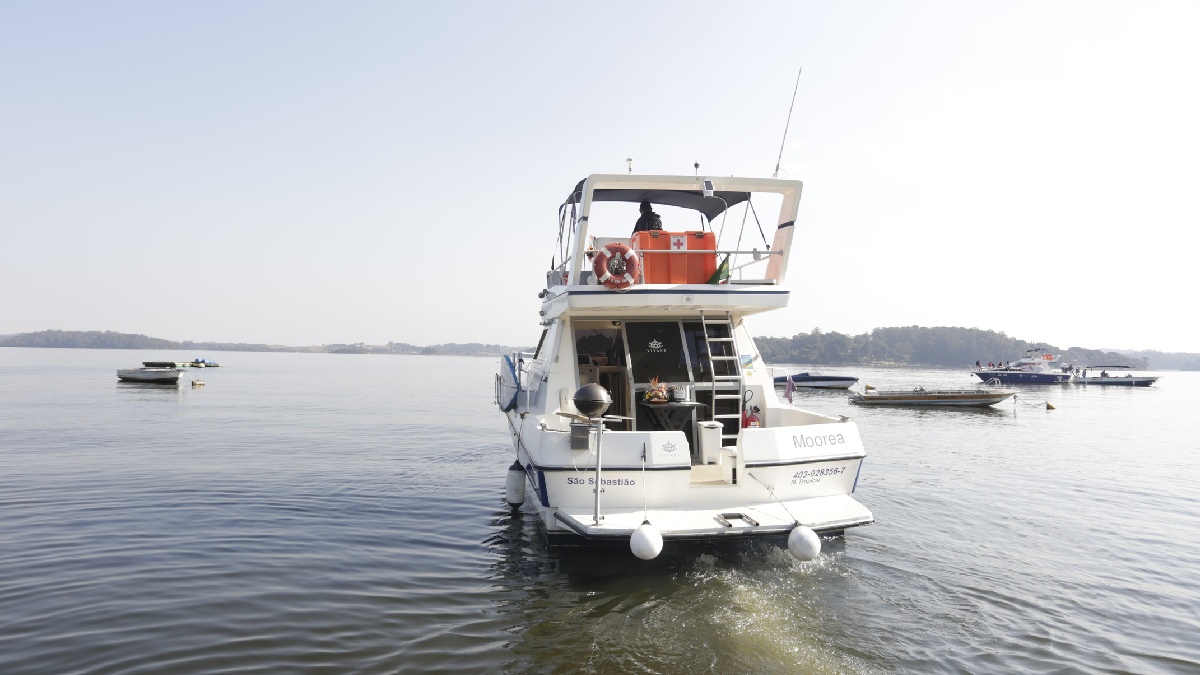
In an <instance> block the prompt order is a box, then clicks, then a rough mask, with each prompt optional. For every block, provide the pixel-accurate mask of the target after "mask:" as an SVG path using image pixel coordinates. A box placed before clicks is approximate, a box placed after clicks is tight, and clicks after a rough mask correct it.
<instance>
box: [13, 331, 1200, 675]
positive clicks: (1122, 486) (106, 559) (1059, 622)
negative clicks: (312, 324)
mask: <svg viewBox="0 0 1200 675" xmlns="http://www.w3.org/2000/svg"><path fill="white" fill-rule="evenodd" d="M201 356H203V357H208V358H215V359H216V360H218V361H220V362H222V363H223V364H225V365H224V367H222V368H216V369H204V370H200V369H196V370H191V371H189V372H188V373H187V374H186V375H185V379H186V378H201V379H203V380H205V381H206V383H207V386H205V387H204V388H195V389H193V388H191V387H190V386H187V385H186V384H185V385H183V386H181V387H179V388H172V387H167V388H163V387H160V386H153V385H131V384H120V383H118V382H117V379H116V374H115V370H116V369H117V368H122V367H132V366H136V365H137V364H138V363H139V362H141V361H143V360H173V359H177V358H188V359H190V358H194V357H201ZM496 361H497V359H490V358H488V359H483V358H457V357H430V356H360V355H330V354H258V353H205V354H180V353H177V352H157V351H115V350H112V351H110V350H57V349H15V348H7V349H0V514H2V520H0V673H6V674H11V673H190V672H217V671H236V672H239V673H255V672H261V673H333V672H363V673H391V672H447V673H449V672H471V673H475V672H506V673H572V672H592V673H625V672H647V673H689V674H694V673H698V672H711V673H809V672H812V673H847V672H851V673H853V672H862V673H870V672H913V673H931V672H932V673H937V672H948V673H955V672H972V673H978V672H1134V673H1183V672H1191V673H1195V672H1200V505H1198V502H1197V495H1200V452H1198V450H1200V443H1198V442H1197V437H1196V435H1195V434H1194V433H1193V431H1192V426H1193V420H1194V419H1195V417H1194V415H1195V414H1196V411H1197V410H1200V373H1175V372H1172V373H1167V374H1166V377H1164V379H1162V380H1160V381H1159V383H1158V384H1157V385H1155V386H1154V387H1151V388H1148V389H1144V388H1138V389H1127V388H1102V387H1094V386H1093V387H1090V388H1084V387H1081V386H1074V385H1067V386H1063V385H1057V386H1043V387H1033V386H1030V387H1026V388H1023V389H1021V393H1020V400H1019V401H1018V402H1016V403H1014V402H1011V401H1010V402H1006V403H1004V404H1002V405H1000V406H998V407H996V408H994V409H985V410H944V409H938V410H933V409H925V410H905V409H882V408H878V409H876V408H868V409H860V408H857V407H855V406H852V405H850V404H849V403H848V402H847V400H846V396H845V392H825V391H816V390H812V391H810V390H801V391H800V392H798V398H797V402H796V403H797V405H798V406H800V407H805V408H809V409H813V410H816V411H820V412H827V413H832V414H846V415H851V416H852V417H854V419H855V421H857V422H858V423H859V426H860V429H861V431H862V436H863V439H864V442H865V443H866V445H867V453H868V457H867V460H866V463H865V465H864V467H863V472H862V476H861V478H860V480H859V483H858V492H857V497H858V499H859V500H860V501H862V502H863V503H864V504H866V505H867V506H868V507H869V508H870V509H872V511H873V512H874V514H875V517H876V519H877V522H876V523H875V524H873V525H870V526H867V527H862V528H857V529H853V530H850V531H849V532H848V533H847V535H846V537H845V538H844V539H843V540H834V541H833V542H827V543H826V546H825V552H824V554H823V555H822V556H821V558H820V559H819V560H817V561H814V562H811V563H800V562H796V561H795V560H793V559H792V558H791V557H790V556H788V555H787V553H786V552H785V551H784V550H782V549H781V548H778V547H777V546H773V545H768V544H763V543H748V544H738V545H734V546H731V547H719V548H707V547H700V546H695V545H692V546H681V545H672V544H670V543H668V545H667V547H666V550H665V551H664V553H663V555H662V556H661V557H660V558H658V559H656V560H654V561H651V562H649V563H645V562H642V561H639V560H637V559H636V558H634V557H633V556H632V554H629V553H628V552H626V551H624V550H616V551H612V552H608V553H603V554H597V553H595V552H561V551H556V550H547V547H546V545H545V543H544V541H542V539H541V537H540V535H539V533H538V530H537V526H536V522H535V520H534V518H533V517H532V516H531V515H529V514H527V513H526V514H521V513H518V514H516V515H514V514H511V513H510V512H509V509H508V508H507V507H506V506H505V504H504V501H503V496H504V494H503V493H504V480H505V471H506V469H507V467H508V465H509V464H510V463H511V462H512V459H513V451H512V446H511V444H510V441H509V438H508V434H507V431H506V425H505V422H504V418H503V417H502V416H501V415H500V414H499V412H497V410H496V408H495V406H494V405H493V401H492V391H493V374H494V372H495V366H496ZM796 370H797V369H796V368H792V371H793V372H796ZM824 372H826V373H848V374H852V375H856V376H858V377H860V378H861V383H870V384H874V385H876V386H880V387H887V386H904V387H908V386H915V385H917V384H922V385H924V386H926V387H930V386H937V385H951V384H954V385H963V384H970V383H971V382H972V381H973V378H972V377H971V376H970V375H968V373H967V372H966V371H965V370H935V369H871V368H858V369H853V368H827V369H825V370H824ZM1046 401H1049V402H1050V403H1052V404H1053V405H1054V406H1055V408H1056V409H1054V410H1047V409H1046V406H1045V405H1044V403H1045V402H1046Z"/></svg>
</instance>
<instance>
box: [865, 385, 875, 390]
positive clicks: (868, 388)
mask: <svg viewBox="0 0 1200 675" xmlns="http://www.w3.org/2000/svg"><path fill="white" fill-rule="evenodd" d="M874 388H875V387H872V386H871V385H869V384H868V385H864V386H863V389H866V390H867V391H871V390H872V389H874Z"/></svg>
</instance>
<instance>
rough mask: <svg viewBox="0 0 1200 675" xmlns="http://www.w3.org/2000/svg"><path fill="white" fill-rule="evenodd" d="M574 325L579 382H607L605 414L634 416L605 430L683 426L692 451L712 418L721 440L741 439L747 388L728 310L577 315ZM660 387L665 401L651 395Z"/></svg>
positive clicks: (614, 423)
mask: <svg viewBox="0 0 1200 675" xmlns="http://www.w3.org/2000/svg"><path fill="white" fill-rule="evenodd" d="M573 330H574V334H573V337H574V345H575V354H576V363H577V364H578V365H577V368H578V376H579V385H580V386H582V385H584V384H588V383H593V382H594V383H597V384H599V385H600V386H602V387H604V388H605V389H607V390H608V392H609V394H610V396H611V397H612V404H611V405H610V407H609V409H608V414H610V415H617V416H621V417H626V418H629V419H627V420H623V421H615V420H614V421H610V422H608V423H607V425H606V426H607V428H609V429H613V430H618V431H645V430H651V431H682V432H683V433H684V435H685V436H686V437H687V440H688V444H689V445H690V446H691V447H692V448H693V449H695V448H697V446H698V443H697V440H698V437H699V433H698V432H699V429H700V428H701V425H702V424H704V423H709V424H710V426H711V423H713V422H715V423H716V424H718V425H720V427H721V429H720V433H721V436H722V438H723V439H730V438H733V439H736V437H737V433H738V430H739V428H740V426H741V422H742V401H743V398H744V395H745V394H744V391H745V385H744V382H743V380H742V377H741V373H740V365H739V362H738V356H737V354H736V350H735V348H734V342H733V335H732V332H733V324H732V322H731V320H730V318H729V317H728V316H727V315H726V316H721V317H719V318H716V319H714V318H700V319H695V320H692V319H683V320H680V319H674V318H671V319H666V318H661V319H654V318H640V317H639V318H636V319H628V320H576V321H574V322H573ZM655 384H658V385H660V386H661V385H665V387H666V391H667V392H668V396H667V400H665V401H648V400H647V398H646V395H647V392H649V391H650V390H651V389H652V388H653V387H654V385H655ZM723 444H724V443H723ZM693 461H694V462H696V461H699V457H697V453H696V452H695V450H694V451H693Z"/></svg>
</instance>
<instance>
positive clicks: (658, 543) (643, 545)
mask: <svg viewBox="0 0 1200 675" xmlns="http://www.w3.org/2000/svg"><path fill="white" fill-rule="evenodd" d="M662 546H663V540H662V535H661V534H659V532H658V528H657V527H654V526H653V525H651V524H650V521H649V520H643V521H642V524H641V525H638V529H636V530H634V531H633V536H631V537H629V550H630V551H633V554H634V555H636V556H637V557H639V558H641V559H642V560H653V559H654V558H657V557H658V554H659V553H662Z"/></svg>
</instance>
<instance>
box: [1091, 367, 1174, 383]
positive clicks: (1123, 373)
mask: <svg viewBox="0 0 1200 675" xmlns="http://www.w3.org/2000/svg"><path fill="white" fill-rule="evenodd" d="M1160 377H1162V376H1161V375H1154V374H1150V373H1145V372H1142V371H1140V370H1135V369H1134V368H1133V367H1132V366H1084V367H1083V368H1081V369H1079V370H1078V372H1076V373H1075V382H1077V383H1079V384H1103V385H1110V384H1111V385H1116V386H1125V387H1149V386H1150V385H1152V384H1154V383H1155V382H1157V381H1158V380H1159V378H1160Z"/></svg>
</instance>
